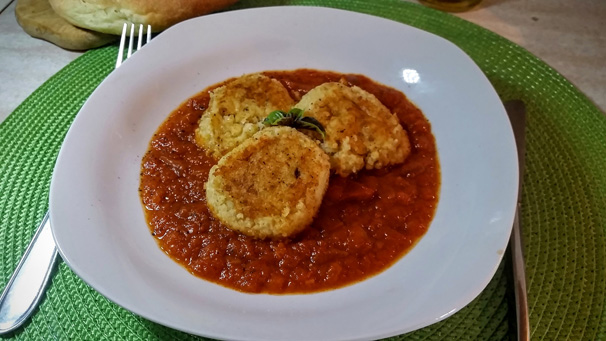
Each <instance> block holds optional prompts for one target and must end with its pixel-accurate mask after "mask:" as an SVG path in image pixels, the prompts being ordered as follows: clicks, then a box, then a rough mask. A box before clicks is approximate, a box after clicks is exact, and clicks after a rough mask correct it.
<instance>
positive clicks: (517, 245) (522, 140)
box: [504, 100, 530, 341]
mask: <svg viewBox="0 0 606 341" xmlns="http://www.w3.org/2000/svg"><path fill="white" fill-rule="evenodd" d="M504 104H505V110H506V111H507V115H508V116H509V121H510V122H511V127H512V129H513V135H514V136H515V140H516V147H517V149H518V166H519V174H520V175H519V183H518V203H517V207H516V214H515V218H514V222H513V228H512V230H511V238H510V240H509V247H510V248H511V256H512V258H513V259H512V260H513V281H514V288H515V289H514V292H515V300H516V318H517V326H518V340H521V341H526V340H530V323H529V320H528V297H527V292H526V271H525V269H524V253H523V246H522V234H521V226H520V206H521V203H522V183H523V181H524V162H525V161H524V154H525V153H526V136H525V130H526V108H525V106H524V102H522V101H519V100H514V101H508V102H505V103H504Z"/></svg>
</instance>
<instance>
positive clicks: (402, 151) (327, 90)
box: [295, 82, 410, 176]
mask: <svg viewBox="0 0 606 341" xmlns="http://www.w3.org/2000/svg"><path fill="white" fill-rule="evenodd" d="M295 107H297V108H299V109H302V110H304V112H305V115H306V116H312V117H314V118H315V119H317V120H318V121H320V123H322V125H323V126H324V128H325V129H326V140H325V141H324V142H323V143H322V144H321V145H320V146H321V147H322V149H323V150H324V151H325V152H326V153H327V154H328V155H329V156H330V163H331V167H332V169H333V170H334V171H335V173H337V174H339V175H341V176H347V175H349V174H351V173H356V172H357V171H359V170H361V169H379V168H383V167H386V166H388V165H393V164H398V163H401V162H403V161H404V159H406V157H407V156H408V155H409V154H410V141H409V139H408V134H407V133H406V131H405V130H404V129H403V128H402V126H401V125H400V122H399V121H398V118H397V117H396V116H395V115H393V114H392V113H391V112H390V111H389V109H387V107H385V106H384V105H383V104H382V103H381V102H380V101H379V100H378V99H377V98H376V97H375V96H374V95H372V94H370V93H369V92H367V91H365V90H363V89H361V88H359V87H357V86H352V87H349V86H347V85H344V84H342V83H339V82H329V83H324V84H321V85H319V86H317V87H315V88H313V89H312V90H310V91H309V92H308V93H307V94H305V96H303V97H302V98H301V100H300V101H299V103H297V104H296V105H295Z"/></svg>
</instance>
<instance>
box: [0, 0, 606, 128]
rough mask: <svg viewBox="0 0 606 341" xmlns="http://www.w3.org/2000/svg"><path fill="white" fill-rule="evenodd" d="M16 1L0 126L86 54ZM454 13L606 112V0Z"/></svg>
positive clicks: (7, 30)
mask: <svg viewBox="0 0 606 341" xmlns="http://www.w3.org/2000/svg"><path fill="white" fill-rule="evenodd" d="M403 1H404V0H403ZM407 1H411V2H416V0H407ZM16 2H17V1H16V0H0V9H2V10H1V11H2V12H0V80H2V81H1V82H0V98H1V100H0V122H2V121H3V120H4V119H5V118H6V117H7V116H8V115H9V114H10V113H11V112H12V111H13V110H14V109H15V108H16V107H17V106H18V105H19V104H20V103H21V102H23V101H24V100H25V99H26V98H27V97H28V96H29V95H30V94H31V93H32V92H33V91H34V90H35V89H36V88H38V87H39V86H40V85H41V84H42V83H44V81H46V80H47V79H48V78H49V77H51V76H52V75H53V74H55V73H56V72H57V71H59V70H60V69H61V68H63V67H64V66H65V65H67V64H69V63H70V62H71V61H72V60H74V59H75V58H77V57H78V56H80V55H81V54H82V53H81V52H75V51H67V50H64V49H62V48H59V47H57V46H55V45H53V44H51V43H49V42H47V41H44V40H40V39H35V38H32V37H30V36H29V35H28V34H27V33H25V32H24V31H23V30H22V29H21V27H19V25H18V24H17V21H16V19H15V4H16ZM455 15H456V16H459V17H461V18H463V19H465V20H468V21H471V22H473V23H475V24H478V25H480V26H482V27H484V28H487V29H489V30H491V31H493V32H495V33H497V34H499V35H501V36H503V37H505V38H507V39H509V40H511V41H513V42H514V43H516V44H518V45H520V46H522V47H524V48H525V49H527V50H528V51H529V52H531V53H532V54H534V55H535V56H537V57H539V58H540V59H542V60H543V61H545V62H546V63H547V64H548V65H550V66H551V67H553V68H554V69H556V70H557V71H558V72H559V73H561V74H562V75H563V76H564V77H565V78H567V79H568V80H569V81H570V82H571V83H573V84H574V85H575V86H576V87H578V88H579V90H581V92H583V93H584V94H585V95H587V97H589V99H590V100H592V101H593V102H594V103H595V104H596V105H597V106H598V107H599V108H600V110H601V111H602V112H605V111H606V35H604V34H603V31H604V29H606V21H604V17H606V1H603V0H577V1H566V0H484V1H483V2H482V3H481V5H479V6H478V7H476V8H474V9H473V10H471V11H468V12H465V13H459V14H455Z"/></svg>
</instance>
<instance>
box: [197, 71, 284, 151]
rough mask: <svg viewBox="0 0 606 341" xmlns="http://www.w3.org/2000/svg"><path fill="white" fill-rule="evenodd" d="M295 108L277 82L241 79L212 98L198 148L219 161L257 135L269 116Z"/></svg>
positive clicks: (254, 76) (201, 124) (250, 77)
mask: <svg viewBox="0 0 606 341" xmlns="http://www.w3.org/2000/svg"><path fill="white" fill-rule="evenodd" d="M293 104H294V101H293V100H292V98H290V95H289V94H288V90H286V88H285V87H284V86H283V85H282V83H280V82H278V81H277V80H275V79H272V78H269V77H267V76H264V75H262V74H258V73H255V74H248V75H244V76H241V77H238V78H236V79H234V80H232V81H230V82H228V83H227V84H225V85H223V86H220V87H218V88H216V89H214V90H213V91H212V93H211V94H210V102H209V103H208V109H207V110H206V112H204V114H203V115H202V117H201V118H200V122H199V126H198V129H196V135H195V136H196V144H197V145H198V146H200V147H202V148H204V149H205V150H206V152H207V153H208V154H209V155H212V156H213V157H215V158H216V159H219V158H220V157H222V156H223V155H225V154H226V153H227V152H229V151H230V150H232V149H233V148H235V147H236V146H237V145H239V144H240V143H242V142H244V141H245V140H246V139H248V138H249V137H251V136H253V134H255V133H256V132H258V131H259V129H260V128H261V127H263V123H262V121H263V119H264V118H265V117H267V115H269V113H271V112H272V111H274V110H285V111H287V110H289V109H290V108H291V107H292V106H293Z"/></svg>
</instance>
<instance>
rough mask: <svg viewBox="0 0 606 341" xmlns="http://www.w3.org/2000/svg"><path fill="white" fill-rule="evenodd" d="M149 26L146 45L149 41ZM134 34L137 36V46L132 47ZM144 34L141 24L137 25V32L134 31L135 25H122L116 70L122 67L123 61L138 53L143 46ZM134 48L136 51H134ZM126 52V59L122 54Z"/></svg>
mask: <svg viewBox="0 0 606 341" xmlns="http://www.w3.org/2000/svg"><path fill="white" fill-rule="evenodd" d="M129 25H130V36H129V37H128V51H126V36H127V34H126V33H127V32H128V31H127V30H128V26H129ZM151 30H152V29H151V25H147V41H146V42H145V43H146V44H147V43H149V41H150V40H151ZM135 33H136V34H137V35H138V37H137V46H134V40H135ZM144 34H145V29H144V27H143V24H139V30H138V31H137V30H136V29H135V24H128V23H124V25H123V26H122V36H121V37H120V50H119V51H118V59H117V60H116V68H118V67H119V66H120V65H122V62H123V61H124V60H125V59H128V58H130V56H131V55H132V54H133V53H135V52H136V51H139V50H140V49H141V47H142V46H143V44H144V43H143V35H144ZM135 48H136V49H135ZM125 52H126V58H125V57H124V53H125Z"/></svg>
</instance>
